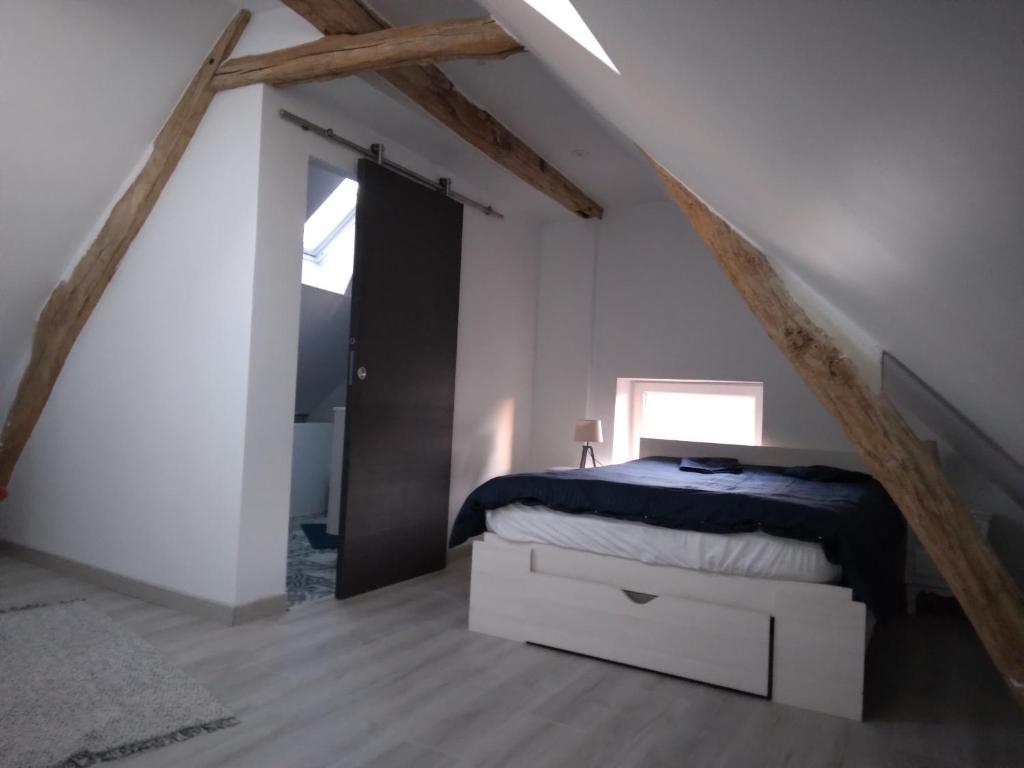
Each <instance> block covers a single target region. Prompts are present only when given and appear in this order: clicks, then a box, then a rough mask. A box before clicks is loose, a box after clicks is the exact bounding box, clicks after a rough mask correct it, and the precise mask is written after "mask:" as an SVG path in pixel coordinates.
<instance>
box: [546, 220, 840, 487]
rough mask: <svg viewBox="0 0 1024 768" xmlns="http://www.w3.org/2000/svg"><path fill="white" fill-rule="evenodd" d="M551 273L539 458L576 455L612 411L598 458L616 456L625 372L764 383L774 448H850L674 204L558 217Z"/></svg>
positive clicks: (549, 257)
mask: <svg viewBox="0 0 1024 768" xmlns="http://www.w3.org/2000/svg"><path fill="white" fill-rule="evenodd" d="M541 274H542V278H543V282H542V285H541V292H540V307H539V311H538V315H539V323H538V329H537V369H536V387H535V391H534V401H535V404H536V405H535V409H534V421H533V455H532V456H531V460H532V463H533V464H534V465H535V466H536V467H538V468H542V467H545V466H557V465H562V464H572V463H574V462H575V461H578V456H579V448H578V446H576V445H575V444H574V443H573V442H572V426H573V420H574V419H576V418H583V417H584V416H585V415H586V416H588V417H590V418H599V419H602V421H603V423H604V428H605V442H604V444H603V445H601V446H600V447H599V448H598V449H597V455H598V459H599V460H600V461H605V462H607V461H610V460H611V445H612V439H613V436H614V423H613V416H614V401H615V385H616V379H617V378H619V377H635V378H644V377H650V378H669V379H708V380H739V381H763V382H764V437H763V439H764V443H765V444H766V445H783V446H795V447H813V448H826V449H828V448H834V449H848V448H849V444H848V443H847V442H846V439H845V438H844V437H843V435H842V433H841V431H840V430H839V428H838V426H836V425H835V423H834V422H833V421H832V419H831V417H829V416H828V414H827V413H826V412H825V411H824V409H823V408H822V407H821V406H820V405H818V403H817V401H816V400H815V399H814V397H813V395H812V394H811V393H810V391H809V390H808V389H807V388H806V387H805V386H804V384H803V382H801V381H800V380H799V378H798V377H797V375H796V374H795V373H794V371H793V369H792V367H791V366H790V365H789V363H788V362H787V361H786V359H785V358H784V357H783V355H782V353H781V352H779V351H778V350H777V349H776V347H775V346H774V344H773V343H772V342H771V340H770V339H769V338H768V337H767V335H765V333H764V331H763V330H762V329H761V326H760V324H759V323H758V322H757V320H756V319H755V318H754V316H753V315H752V314H751V313H750V311H749V310H748V309H747V308H746V306H745V305H744V304H743V301H742V300H741V299H740V298H739V295H738V294H737V293H736V291H735V289H734V288H733V287H732V286H731V285H730V284H729V282H728V281H727V279H726V277H725V275H724V273H723V272H722V270H721V269H720V268H719V266H718V265H717V263H716V262H715V261H714V259H713V258H712V256H711V254H710V253H709V252H708V251H707V248H706V247H705V246H704V244H703V243H702V242H701V240H700V239H699V238H698V236H697V235H696V233H695V232H694V231H693V229H692V228H691V227H690V225H689V224H688V223H687V221H686V219H685V218H684V217H683V216H682V215H681V214H680V213H679V210H678V209H677V208H676V207H675V206H674V205H673V204H671V203H669V202H664V203H652V204H648V205H640V206H630V207H621V208H614V209H611V210H609V211H607V212H606V216H605V218H604V220H603V221H601V222H600V223H599V224H594V225H590V226H586V225H580V224H568V225H566V224H554V225H548V226H547V227H546V228H545V233H544V248H543V264H542V267H541ZM591 296H592V297H593V304H592V306H591V303H590V297H591Z"/></svg>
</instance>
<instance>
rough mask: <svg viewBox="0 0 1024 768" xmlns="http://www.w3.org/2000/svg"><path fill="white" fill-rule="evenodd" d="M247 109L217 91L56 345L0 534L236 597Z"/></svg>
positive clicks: (249, 224)
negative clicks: (130, 236) (58, 366)
mask: <svg viewBox="0 0 1024 768" xmlns="http://www.w3.org/2000/svg"><path fill="white" fill-rule="evenodd" d="M260 110H261V94H260V92H259V91H258V90H256V89H247V90H239V91H232V92H228V93H224V94H221V95H219V96H218V97H217V98H216V99H215V100H214V102H213V104H212V106H211V108H210V110H209V112H208V114H207V115H206V118H205V119H204V120H203V122H202V124H201V125H200V126H199V130H198V131H197V132H196V135H195V138H194V139H193V140H192V143H191V144H190V146H189V148H188V150H187V151H186V153H185V155H184V157H183V158H182V161H181V164H180V165H179V167H178V169H177V171H176V172H175V174H174V175H173V176H172V177H171V179H170V182H169V183H168V185H167V187H166V189H165V190H164V193H163V195H162V196H161V197H160V200H159V201H158V202H157V204H156V207H155V208H154V209H153V212H152V214H151V215H150V217H149V219H148V221H147V222H146V224H145V226H144V227H143V228H142V230H141V232H140V233H139V235H138V237H137V239H136V240H135V242H134V244H133V245H132V246H131V248H130V249H129V251H128V253H127V255H126V257H125V259H124V262H123V264H122V266H121V269H120V270H119V271H118V273H117V274H116V275H115V277H114V279H113V281H112V282H111V284H110V286H109V287H108V289H107V291H106V293H105V294H104V296H103V299H102V301H100V303H99V305H98V306H97V307H96V310H95V312H94V313H93V315H92V317H91V318H90V320H89V322H88V324H87V325H86V326H85V329H84V331H83V332H82V335H81V337H80V338H79V340H78V342H77V344H76V345H75V348H74V349H73V350H72V353H71V355H70V357H69V358H68V362H67V365H66V366H65V368H64V370H63V372H62V373H61V376H60V378H59V379H58V381H57V385H56V387H55V389H54V391H53V395H52V396H51V398H50V401H49V403H48V404H47V406H46V408H45V410H44V411H43V414H42V418H41V420H40V422H39V424H38V426H37V427H36V429H35V432H34V433H33V435H32V438H31V439H30V440H29V443H28V445H27V447H26V450H25V453H24V454H23V456H22V458H21V461H20V462H19V463H18V466H17V469H16V471H15V474H14V477H13V479H12V482H11V496H10V498H9V499H8V500H7V501H6V502H5V504H4V508H3V510H2V514H0V538H4V539H7V540H10V541H14V542H16V543H19V544H23V545H26V546H29V547H33V548H36V549H39V550H42V551H44V552H47V553H50V554H55V555H59V556H62V557H66V558H69V559H72V560H75V561H78V562H80V563H84V564H86V565H90V566H94V567H98V568H103V569H106V570H109V571H113V572H115V573H118V574H120V575H123V576H128V577H130V578H133V579H137V580H141V581H144V582H148V583H150V584H154V585H157V586H161V587H166V588H170V589H174V590H176V591H179V592H183V593H186V594H188V595H192V596H195V597H200V598H205V599H207V600H212V601H216V602H219V603H224V604H229V605H234V604H236V602H238V594H239V593H238V590H237V563H238V548H239V521H240V515H241V510H242V477H243V453H242V450H241V448H242V446H243V444H244V440H245V436H246V416H247V414H246V409H247V391H246V390H247V377H248V371H249V356H250V346H251V337H252V335H253V330H252V323H251V320H252V308H253V289H254V249H255V240H256V237H255V235H256V202H257V199H256V189H257V182H258V160H259V157H258V152H259V132H258V131H254V130H239V128H240V127H244V126H257V125H258V124H259V119H260V114H261V112H260ZM95 213H96V211H93V214H94V215H95ZM255 277H257V278H258V277H259V275H255ZM280 578H281V580H282V583H281V587H283V578H284V576H283V570H282V571H281V577H280ZM280 591H282V589H281V588H279V589H278V592H280Z"/></svg>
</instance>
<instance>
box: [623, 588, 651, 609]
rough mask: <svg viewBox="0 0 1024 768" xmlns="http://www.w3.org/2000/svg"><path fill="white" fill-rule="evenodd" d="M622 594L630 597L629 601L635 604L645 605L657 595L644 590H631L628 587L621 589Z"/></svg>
mask: <svg viewBox="0 0 1024 768" xmlns="http://www.w3.org/2000/svg"><path fill="white" fill-rule="evenodd" d="M622 594H624V595H625V596H626V597H628V598H629V599H630V602H633V603H636V604H637V605H647V604H648V603H649V602H651V600H653V599H654V598H656V597H657V595H648V594H647V593H646V592H633V591H632V590H629V589H624V590H622Z"/></svg>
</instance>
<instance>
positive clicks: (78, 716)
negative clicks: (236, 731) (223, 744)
mask: <svg viewBox="0 0 1024 768" xmlns="http://www.w3.org/2000/svg"><path fill="white" fill-rule="evenodd" d="M236 723H237V720H235V718H234V717H233V716H232V715H231V713H230V712H228V711H227V710H226V709H225V708H224V707H223V706H221V705H220V704H219V703H217V702H216V701H215V700H214V699H213V697H212V696H211V695H210V693H209V692H208V691H207V690H206V689H205V688H203V687H202V686H201V685H199V683H197V682H196V681H195V680H193V679H192V678H190V677H189V676H188V675H186V674H185V673H184V672H182V671H180V670H178V669H175V668H174V667H172V666H170V665H169V664H168V663H167V661H166V660H165V659H164V658H163V656H161V654H160V653H158V652H157V651H156V649H154V648H153V647H152V646H150V645H149V644H148V643H147V642H146V641H145V640H143V639H142V638H140V637H139V636H137V635H135V634H133V633H131V632H129V631H127V630H126V629H123V628H122V627H120V626H119V625H118V624H117V623H115V622H114V621H112V620H111V619H109V618H108V617H107V616H105V615H104V614H102V613H100V612H98V611H96V610H94V609H93V608H90V607H89V605H87V604H86V603H85V602H84V601H81V600H79V601H73V602H68V603H57V604H53V605H44V606H24V607H19V608H9V609H0V768H36V767H37V766H38V767H39V768H51V766H69V767H70V766H74V767H76V768H78V767H79V766H90V765H96V764H97V763H103V762H107V761H110V760H116V759H118V758H121V757H127V756H129V755H133V754H136V753H138V752H142V751H144V750H148V749H154V748H156V747H162V746H166V745H167V744H173V743H175V742H178V741H184V740H185V739H189V738H192V737H193V736H198V735H200V734H203V733H207V732H210V731H215V730H219V729H221V728H226V727H228V726H231V725H235V724H236Z"/></svg>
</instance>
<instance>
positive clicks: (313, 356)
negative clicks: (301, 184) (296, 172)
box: [287, 158, 359, 607]
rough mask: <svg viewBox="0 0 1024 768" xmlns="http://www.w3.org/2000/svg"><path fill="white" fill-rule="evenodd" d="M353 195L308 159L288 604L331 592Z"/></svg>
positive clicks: (353, 187)
mask: <svg viewBox="0 0 1024 768" xmlns="http://www.w3.org/2000/svg"><path fill="white" fill-rule="evenodd" d="M358 193H359V184H358V182H357V181H356V180H355V179H352V178H350V177H349V176H347V175H346V174H345V173H343V172H342V171H339V170H337V169H336V168H333V167H331V166H329V165H327V164H326V163H324V162H322V161H320V160H317V159H315V158H311V159H310V161H309V170H308V176H307V185H306V220H305V226H304V228H303V236H302V254H301V257H302V288H301V290H302V299H301V310H300V320H299V345H298V365H297V369H296V387H295V411H294V412H295V423H294V435H293V442H292V485H291V500H290V509H289V525H288V568H287V593H288V604H289V607H294V606H296V605H302V604H305V603H309V602H312V601H316V600H321V599H326V598H332V597H334V593H335V580H336V571H337V561H338V528H339V508H340V503H341V497H342V487H341V484H342V464H343V455H342V454H343V451H344V435H345V406H346V400H347V390H348V375H349V371H348V367H349V333H350V330H349V326H350V318H351V308H352V275H353V270H354V264H355V231H356V201H357V198H358Z"/></svg>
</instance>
